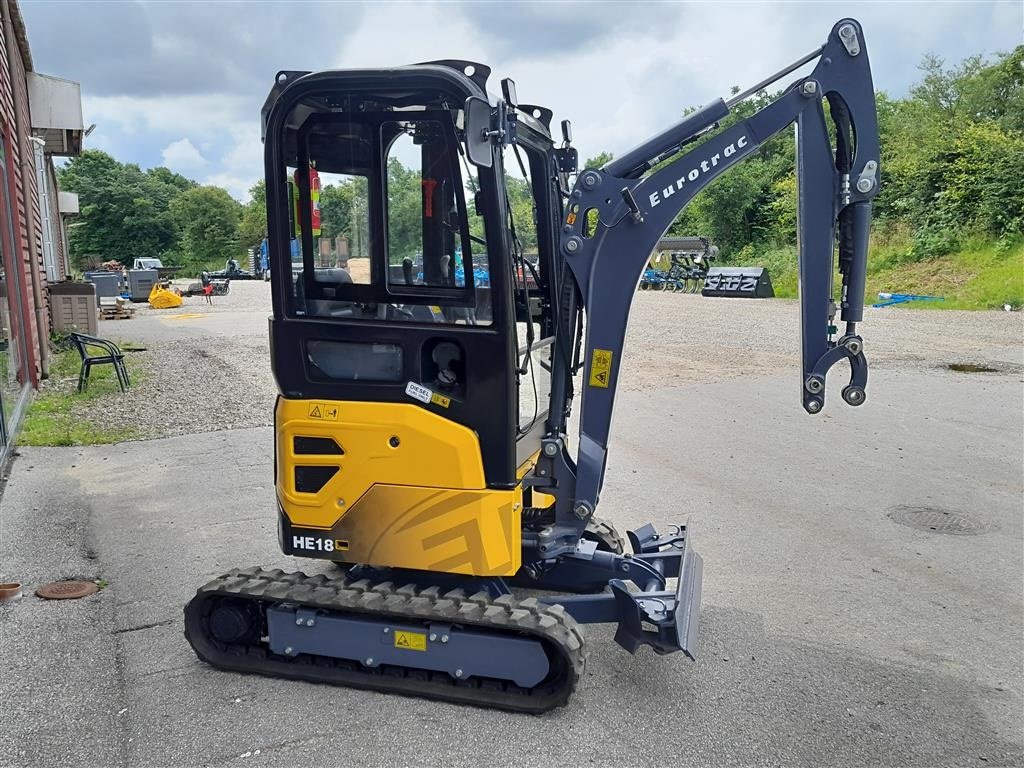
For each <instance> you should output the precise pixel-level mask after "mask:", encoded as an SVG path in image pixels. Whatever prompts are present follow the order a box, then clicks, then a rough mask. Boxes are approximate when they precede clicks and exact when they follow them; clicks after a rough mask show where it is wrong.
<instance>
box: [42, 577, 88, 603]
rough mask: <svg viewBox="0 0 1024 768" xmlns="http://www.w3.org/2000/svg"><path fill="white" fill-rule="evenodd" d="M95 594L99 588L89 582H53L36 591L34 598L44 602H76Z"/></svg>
mask: <svg viewBox="0 0 1024 768" xmlns="http://www.w3.org/2000/svg"><path fill="white" fill-rule="evenodd" d="M97 592H99V588H98V587H97V586H96V585H95V584H93V583H92V582H91V581H54V582H52V583H51V584H43V586H41V587H40V588H39V589H37V590H36V597H41V598H43V599H44V600H77V599H78V598H80V597H88V596H89V595H95V594H96V593H97Z"/></svg>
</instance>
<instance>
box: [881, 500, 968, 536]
mask: <svg viewBox="0 0 1024 768" xmlns="http://www.w3.org/2000/svg"><path fill="white" fill-rule="evenodd" d="M889 519H890V520H892V521H893V522H894V523H899V524H900V525H905V526H907V527H909V528H917V529H918V530H920V531H927V532H929V533H949V534H954V535H959V536H974V535H975V534H978V533H981V532H982V531H984V530H985V525H984V524H983V523H979V522H978V521H976V520H971V519H970V518H969V517H967V515H964V514H961V513H960V512H951V511H950V510H948V509H941V508H939V507H896V508H895V509H893V510H892V511H891V512H889Z"/></svg>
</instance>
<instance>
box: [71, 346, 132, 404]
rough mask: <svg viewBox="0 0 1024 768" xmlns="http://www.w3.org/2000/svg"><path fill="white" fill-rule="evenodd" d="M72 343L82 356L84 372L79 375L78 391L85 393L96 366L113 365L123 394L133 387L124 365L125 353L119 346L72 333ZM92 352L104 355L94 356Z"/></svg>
mask: <svg viewBox="0 0 1024 768" xmlns="http://www.w3.org/2000/svg"><path fill="white" fill-rule="evenodd" d="M71 343H72V344H74V345H75V348H76V349H77V350H78V354H79V355H81V356H82V370H81V371H79V373H78V391H79V392H84V391H85V389H86V388H87V387H88V386H89V373H90V372H91V371H92V367H93V366H94V365H112V366H114V373H115V374H117V383H118V386H120V387H121V391H122V392H126V391H127V390H128V387H130V386H131V381H129V380H128V369H127V368H126V367H125V365H124V353H123V352H122V351H121V350H120V349H119V348H118V346H117V344H115V343H114V342H112V341H107V340H106V339H99V338H97V337H95V336H89V335H87V334H84V333H72V334H71ZM90 349H92V350H102V354H93V353H92V352H90Z"/></svg>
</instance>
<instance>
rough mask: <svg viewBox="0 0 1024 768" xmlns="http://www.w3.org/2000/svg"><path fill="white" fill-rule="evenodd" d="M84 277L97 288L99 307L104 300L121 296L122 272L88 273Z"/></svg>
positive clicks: (97, 303)
mask: <svg viewBox="0 0 1024 768" xmlns="http://www.w3.org/2000/svg"><path fill="white" fill-rule="evenodd" d="M84 277H85V279H86V281H87V282H90V283H92V284H94V285H95V286H96V305H97V306H99V303H100V299H102V298H105V297H110V296H120V295H121V273H120V272H86V273H85V275H84ZM147 295H148V294H147Z"/></svg>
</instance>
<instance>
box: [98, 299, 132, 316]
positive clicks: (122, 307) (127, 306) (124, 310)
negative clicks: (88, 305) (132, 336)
mask: <svg viewBox="0 0 1024 768" xmlns="http://www.w3.org/2000/svg"><path fill="white" fill-rule="evenodd" d="M133 317H135V307H133V306H132V304H131V302H130V301H129V300H128V299H125V298H123V297H121V296H117V297H111V298H106V297H104V298H102V299H100V320H131V319H132V318H133Z"/></svg>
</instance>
